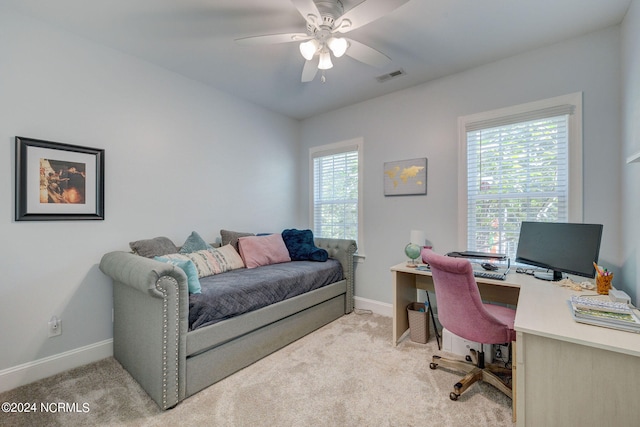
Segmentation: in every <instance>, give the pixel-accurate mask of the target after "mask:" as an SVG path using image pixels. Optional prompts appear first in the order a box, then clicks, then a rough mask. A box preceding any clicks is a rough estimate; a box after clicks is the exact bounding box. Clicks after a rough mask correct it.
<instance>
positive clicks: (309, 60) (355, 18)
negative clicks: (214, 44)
mask: <svg viewBox="0 0 640 427" xmlns="http://www.w3.org/2000/svg"><path fill="white" fill-rule="evenodd" d="M408 1H409V0H364V1H363V2H362V3H359V4H358V5H356V6H355V7H353V8H352V9H350V10H348V11H347V12H345V11H344V6H343V4H342V2H341V1H340V0H291V2H292V3H293V5H294V6H295V8H296V9H298V12H300V14H301V15H302V17H303V18H304V19H305V21H306V23H307V32H306V33H285V34H268V35H263V36H252V37H243V38H240V39H236V42H237V43H239V44H243V45H265V44H276V43H291V42H300V53H301V54H302V56H303V57H304V59H305V60H306V61H305V64H304V67H303V69H302V82H310V81H312V80H313V79H314V78H315V76H316V74H317V72H318V70H323V71H324V70H328V69H330V68H331V67H333V63H332V62H331V54H333V56H335V57H336V58H339V57H341V56H342V55H344V54H346V55H348V56H350V57H352V58H353V59H356V60H358V61H360V62H363V63H365V64H368V65H372V66H374V67H383V66H384V65H386V64H388V63H389V62H391V59H390V58H389V57H388V56H387V55H385V54H384V53H382V52H379V51H377V50H375V49H374V48H372V47H369V46H367V45H365V44H362V43H360V42H358V41H356V40H353V39H350V38H346V37H341V34H346V33H348V32H349V31H352V30H355V29H356V28H360V27H362V26H364V25H366V24H368V23H370V22H372V21H375V20H376V19H378V18H381V17H383V16H384V15H386V14H388V13H390V12H392V11H393V10H395V9H397V8H398V7H400V6H402V5H403V4H405V3H407V2H408ZM322 81H323V82H324V81H325V78H324V74H323V75H322Z"/></svg>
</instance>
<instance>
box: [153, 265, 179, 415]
mask: <svg viewBox="0 0 640 427" xmlns="http://www.w3.org/2000/svg"><path fill="white" fill-rule="evenodd" d="M160 279H168V280H169V281H170V282H171V285H172V286H171V288H172V289H173V290H174V292H175V301H176V307H175V309H176V313H175V314H176V319H179V318H180V299H179V288H178V281H177V280H176V279H174V278H173V277H170V276H163V277H161V278H160ZM160 279H158V281H156V289H157V290H158V291H160V292H161V293H162V315H163V321H162V408H163V409H167V376H168V373H167V371H168V366H167V343H168V340H169V337H168V335H169V330H168V329H169V328H168V315H169V307H168V306H169V302H168V298H167V295H168V291H167V289H166V288H163V287H161V286H160ZM179 324H180V322H178V321H176V322H175V325H176V331H175V337H176V338H175V340H176V342H175V349H176V354H175V357H174V360H175V361H176V375H174V377H175V379H176V384H175V389H176V402H177V401H179V400H180V398H179V387H178V375H177V372H178V361H179V359H178V356H179V354H178V351H179V348H180V347H179V345H178V340H179V337H180V331H179V329H178V328H179Z"/></svg>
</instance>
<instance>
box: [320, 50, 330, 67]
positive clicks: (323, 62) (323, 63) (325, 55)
mask: <svg viewBox="0 0 640 427" xmlns="http://www.w3.org/2000/svg"><path fill="white" fill-rule="evenodd" d="M332 67H333V63H332V62H331V54H330V53H329V51H328V50H326V49H323V50H322V51H321V52H320V62H319V63H318V69H320V70H328V69H329V68H332Z"/></svg>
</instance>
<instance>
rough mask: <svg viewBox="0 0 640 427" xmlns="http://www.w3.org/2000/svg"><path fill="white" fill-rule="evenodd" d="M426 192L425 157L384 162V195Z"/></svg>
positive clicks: (422, 193)
mask: <svg viewBox="0 0 640 427" xmlns="http://www.w3.org/2000/svg"><path fill="white" fill-rule="evenodd" d="M424 194H427V158H426V157H423V158H418V159H411V160H400V161H396V162H386V163H385V164H384V195H385V196H408V195H424Z"/></svg>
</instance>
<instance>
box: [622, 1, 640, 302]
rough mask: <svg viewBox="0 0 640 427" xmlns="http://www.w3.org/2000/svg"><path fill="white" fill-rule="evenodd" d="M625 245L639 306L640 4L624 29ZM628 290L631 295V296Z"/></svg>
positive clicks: (627, 278)
mask: <svg viewBox="0 0 640 427" xmlns="http://www.w3.org/2000/svg"><path fill="white" fill-rule="evenodd" d="M622 58H623V60H622V94H623V95H622V129H623V135H622V136H623V137H622V141H623V148H622V159H621V166H620V167H621V171H622V179H623V180H622V184H623V185H622V188H623V190H622V194H623V196H622V204H623V209H622V230H623V233H622V244H623V253H622V256H621V262H622V263H623V265H624V270H623V271H624V276H623V278H624V283H625V284H627V285H628V289H627V292H628V293H631V292H633V294H635V298H634V300H635V301H636V305H638V304H639V303H640V270H638V264H640V220H639V219H638V218H639V217H640V163H633V164H626V159H627V157H628V156H630V155H632V154H635V153H638V152H640V1H638V0H634V1H633V2H632V3H631V7H630V8H629V11H628V12H627V16H626V17H625V20H624V22H623V25H622ZM629 289H630V290H631V292H629Z"/></svg>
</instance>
